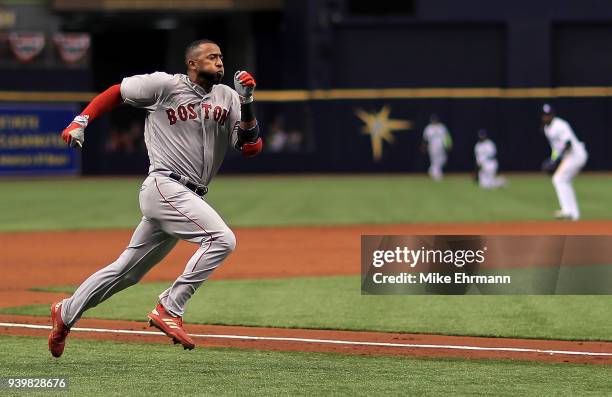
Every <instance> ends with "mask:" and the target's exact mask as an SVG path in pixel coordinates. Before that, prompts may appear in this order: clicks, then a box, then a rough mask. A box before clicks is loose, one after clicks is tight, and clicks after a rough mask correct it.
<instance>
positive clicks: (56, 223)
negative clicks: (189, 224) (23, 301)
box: [0, 174, 612, 231]
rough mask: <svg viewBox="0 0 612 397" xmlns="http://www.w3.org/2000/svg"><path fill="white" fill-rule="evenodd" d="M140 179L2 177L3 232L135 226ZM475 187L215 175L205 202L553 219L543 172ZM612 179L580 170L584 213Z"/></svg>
mask: <svg viewBox="0 0 612 397" xmlns="http://www.w3.org/2000/svg"><path fill="white" fill-rule="evenodd" d="M142 179H143V178H112V179H104V178H96V179H55V180H53V179H51V180H46V179H45V180H27V181H26V180H23V181H20V180H3V181H1V182H0V185H1V187H2V195H0V208H3V209H5V210H3V211H2V213H1V214H0V231H29V230H75V229H94V228H133V227H135V226H136V225H137V224H138V222H139V221H140V218H141V214H140V210H139V205H138V191H139V187H140V184H141V182H142ZM509 180H510V186H509V187H508V188H506V189H502V190H497V191H484V190H482V189H479V188H478V187H477V186H476V185H475V184H474V183H473V181H472V180H471V177H470V176H467V175H451V176H449V177H447V178H446V179H445V180H444V181H443V182H441V183H434V182H432V181H431V180H430V179H429V178H427V177H426V176H423V175H365V176H364V175H361V176H351V175H347V176H344V175H331V176H312V175H308V176H307V175H304V176H283V177H274V176H271V177H266V176H240V177H239V176H232V177H218V178H216V179H215V180H214V182H213V183H212V184H211V186H210V193H209V194H208V195H207V200H208V201H209V202H210V203H211V204H212V205H213V206H214V207H215V208H216V209H217V211H218V212H219V213H220V214H221V215H222V216H223V217H224V218H225V219H226V220H227V222H228V224H229V225H230V226H234V227H236V226H275V225H278V226H283V225H348V224H385V223H422V222H444V223H453V222H481V221H482V222H494V221H522V220H551V219H552V214H553V212H554V210H556V209H557V207H558V204H557V199H556V196H555V193H554V189H553V187H552V184H551V181H550V178H548V177H546V176H544V175H538V174H534V175H512V176H510V178H509ZM610 182H612V175H609V174H589V175H580V176H579V177H578V178H577V179H576V181H575V186H576V191H577V194H578V198H579V201H580V206H581V210H582V213H583V218H584V219H612V209H610V207H609V205H608V203H610V202H612V189H610V188H609V186H610Z"/></svg>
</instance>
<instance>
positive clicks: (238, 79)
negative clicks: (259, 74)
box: [234, 70, 257, 103]
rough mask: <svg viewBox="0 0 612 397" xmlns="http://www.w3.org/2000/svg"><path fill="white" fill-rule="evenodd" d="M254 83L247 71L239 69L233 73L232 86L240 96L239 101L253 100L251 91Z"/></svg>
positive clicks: (248, 101)
mask: <svg viewBox="0 0 612 397" xmlns="http://www.w3.org/2000/svg"><path fill="white" fill-rule="evenodd" d="M256 85H257V84H256V83H255V79H254V78H253V76H251V74H250V73H249V72H245V71H243V70H239V71H237V72H236V73H234V88H235V90H236V92H237V93H238V95H239V96H240V103H251V102H253V91H255V87H256Z"/></svg>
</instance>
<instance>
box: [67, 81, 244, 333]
mask: <svg viewBox="0 0 612 397" xmlns="http://www.w3.org/2000/svg"><path fill="white" fill-rule="evenodd" d="M121 95H122V97H123V99H124V101H125V102H126V103H128V104H130V105H132V106H136V107H140V108H144V109H146V110H147V111H148V114H147V118H146V122H145V132H144V134H145V142H146V144H147V150H148V152H149V159H150V162H151V166H150V169H149V176H148V177H147V178H146V180H145V181H144V183H143V184H142V187H141V188H140V197H139V202H140V210H141V212H142V214H143V217H142V220H141V222H140V224H139V225H138V227H137V228H136V230H135V231H134V234H133V236H132V240H131V241H130V243H129V245H128V247H127V248H126V249H125V251H124V252H123V253H122V254H121V255H120V256H119V258H117V260H115V261H114V262H113V263H111V264H110V265H108V266H106V267H104V268H103V269H101V270H99V271H98V272H96V273H94V274H92V275H91V276H90V277H89V278H88V279H87V280H85V281H84V282H83V283H82V284H81V285H80V286H79V288H77V290H76V291H75V293H74V294H73V295H72V296H71V297H70V298H68V299H64V300H63V305H62V313H61V315H62V319H63V320H64V321H65V323H66V325H68V326H72V325H73V324H74V323H75V322H76V321H77V320H78V319H79V318H80V316H81V315H82V313H83V312H84V311H85V310H87V309H89V308H92V307H95V306H97V305H98V304H99V303H101V302H103V301H104V300H106V299H108V298H109V297H110V296H112V295H113V294H115V293H117V292H119V291H121V290H122V289H125V288H127V287H129V286H130V285H133V284H135V283H136V282H138V280H140V279H141V278H142V277H143V276H144V275H145V274H146V273H147V272H148V271H149V270H150V269H151V268H152V267H153V266H154V265H155V264H157V263H158V262H159V261H161V260H162V259H163V258H164V257H165V256H166V255H167V254H168V253H169V252H170V250H171V249H172V247H174V245H175V244H176V242H177V241H178V240H179V239H182V240H186V241H190V242H192V243H196V244H198V245H199V248H198V250H197V251H196V252H195V254H194V255H193V256H192V257H191V259H190V260H189V261H188V262H187V264H186V266H185V270H184V272H183V274H181V275H180V276H179V277H178V278H177V279H176V280H175V281H174V283H173V284H172V285H171V286H170V287H169V288H168V289H166V290H165V291H163V292H162V293H161V294H160V295H159V301H160V303H161V304H162V305H163V306H164V307H165V309H166V310H167V311H168V312H170V313H172V314H174V315H176V316H182V315H183V313H184V311H185V304H186V303H187V301H188V300H189V298H191V296H192V295H193V293H194V292H195V291H196V289H197V288H198V287H199V286H200V285H201V284H202V283H203V282H204V281H205V280H206V279H207V278H208V277H209V276H210V274H211V273H212V272H213V271H214V270H215V269H216V268H217V267H218V266H219V265H220V264H221V263H222V262H223V260H224V259H225V258H226V257H227V256H228V255H229V254H230V253H231V252H232V251H233V250H234V247H235V245H236V238H235V236H234V234H233V232H232V231H231V230H230V229H229V227H228V226H227V225H226V224H225V222H224V221H223V219H222V218H221V217H220V216H219V214H217V212H216V211H215V210H214V208H212V207H211V206H210V205H209V204H208V203H207V202H206V201H204V200H203V199H202V198H201V197H200V196H198V195H196V194H195V193H194V192H193V191H191V190H189V189H188V188H187V187H186V186H184V185H183V184H181V183H179V182H178V181H176V180H174V179H171V178H170V177H169V174H170V172H174V173H177V174H179V175H182V176H184V177H188V178H189V179H190V180H192V181H193V182H196V183H200V184H204V185H208V183H209V182H210V180H211V179H212V178H213V176H214V175H215V174H216V173H217V171H218V170H219V167H220V166H221V163H222V161H223V157H224V156H225V152H226V150H227V147H228V146H230V145H231V146H232V147H234V146H235V144H236V141H237V139H238V137H237V127H238V125H239V123H240V100H239V98H238V93H237V92H236V91H234V90H233V89H231V88H229V87H227V86H225V85H215V86H213V88H212V90H211V91H210V92H209V93H206V92H205V91H204V89H203V88H202V87H200V86H198V85H196V84H194V83H192V82H191V81H190V80H189V78H188V77H187V76H185V75H180V74H175V75H169V74H167V73H160V72H157V73H152V74H145V75H138V76H133V77H128V78H125V79H123V81H122V83H121Z"/></svg>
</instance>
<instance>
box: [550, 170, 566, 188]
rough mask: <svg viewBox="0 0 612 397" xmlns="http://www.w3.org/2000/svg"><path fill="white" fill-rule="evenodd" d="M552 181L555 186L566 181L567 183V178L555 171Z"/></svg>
mask: <svg viewBox="0 0 612 397" xmlns="http://www.w3.org/2000/svg"><path fill="white" fill-rule="evenodd" d="M552 182H553V184H554V185H555V186H558V185H562V184H564V183H566V182H567V181H566V180H565V178H564V177H563V175H561V174H558V173H555V174H554V175H553V177H552Z"/></svg>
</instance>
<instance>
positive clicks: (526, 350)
mask: <svg viewBox="0 0 612 397" xmlns="http://www.w3.org/2000/svg"><path fill="white" fill-rule="evenodd" d="M0 327H10V328H28V329H51V326H50V325H37V324H16V323H0ZM71 331H77V332H97V333H109V334H129V335H165V334H164V333H163V332H158V331H133V330H127V329H105V328H81V327H74V328H72V329H71ZM189 336H192V337H195V338H214V339H239V340H255V341H257V340H262V341H275V342H302V343H319V344H332V345H350V346H375V347H402V348H417V349H447V350H476V351H495V352H516V353H544V354H550V355H554V354H564V355H573V356H604V357H612V353H603V352H585V351H570V350H542V349H529V348H521V347H482V346H462V345H429V344H414V343H387V342H360V341H350V340H334V339H312V338H289V337H276V336H248V335H222V334H189Z"/></svg>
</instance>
